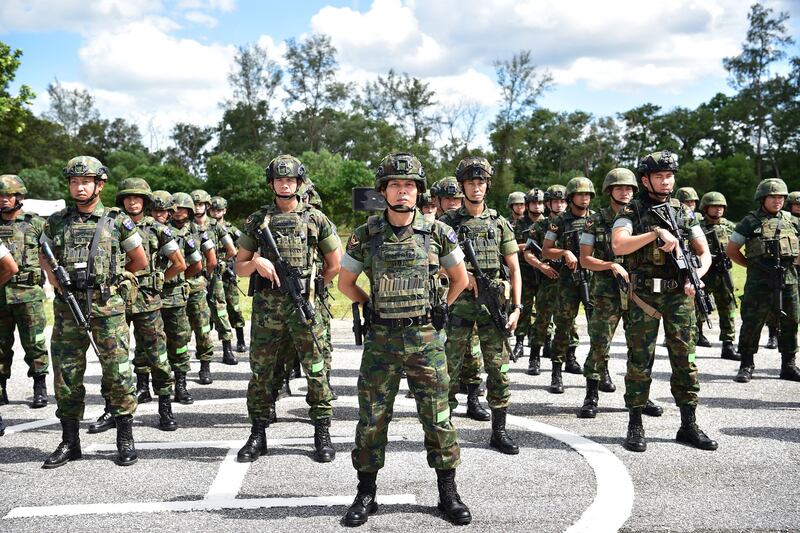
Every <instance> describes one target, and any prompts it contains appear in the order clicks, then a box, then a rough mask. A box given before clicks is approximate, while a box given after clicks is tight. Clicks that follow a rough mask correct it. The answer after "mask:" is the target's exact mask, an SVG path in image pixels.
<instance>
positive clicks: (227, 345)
mask: <svg viewBox="0 0 800 533" xmlns="http://www.w3.org/2000/svg"><path fill="white" fill-rule="evenodd" d="M222 364H223V365H231V366H233V365H238V364H239V361H237V360H236V356H235V355H233V350H232V349H231V341H222Z"/></svg>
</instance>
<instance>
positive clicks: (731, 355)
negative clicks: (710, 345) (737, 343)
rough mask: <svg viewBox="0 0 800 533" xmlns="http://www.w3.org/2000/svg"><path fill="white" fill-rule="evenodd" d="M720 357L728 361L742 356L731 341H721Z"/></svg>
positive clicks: (739, 359) (739, 358) (736, 359)
mask: <svg viewBox="0 0 800 533" xmlns="http://www.w3.org/2000/svg"><path fill="white" fill-rule="evenodd" d="M720 357H722V358H723V359H728V360H729V361H741V360H742V358H741V357H740V356H739V354H738V353H736V350H734V349H733V341H722V353H720Z"/></svg>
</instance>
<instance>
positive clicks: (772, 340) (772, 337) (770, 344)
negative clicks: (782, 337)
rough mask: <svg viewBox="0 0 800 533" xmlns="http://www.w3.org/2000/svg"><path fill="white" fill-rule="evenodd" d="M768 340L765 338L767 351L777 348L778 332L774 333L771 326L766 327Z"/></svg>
mask: <svg viewBox="0 0 800 533" xmlns="http://www.w3.org/2000/svg"><path fill="white" fill-rule="evenodd" d="M767 331H768V332H769V333H768V338H767V349H768V350H774V349H775V348H777V347H778V332H777V331H775V328H774V327H773V326H767Z"/></svg>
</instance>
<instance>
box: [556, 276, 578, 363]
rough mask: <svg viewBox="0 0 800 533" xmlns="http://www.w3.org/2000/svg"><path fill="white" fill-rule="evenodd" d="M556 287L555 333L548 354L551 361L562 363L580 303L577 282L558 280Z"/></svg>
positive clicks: (574, 329) (569, 342)
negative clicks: (550, 351)
mask: <svg viewBox="0 0 800 533" xmlns="http://www.w3.org/2000/svg"><path fill="white" fill-rule="evenodd" d="M558 287H559V289H558V297H557V298H556V310H555V312H554V313H553V322H555V325H556V334H555V336H554V337H553V351H552V355H551V356H550V357H551V359H552V360H553V363H563V362H564V358H565V357H566V355H567V348H568V347H570V346H573V344H572V339H571V335H572V332H573V331H576V328H575V317H577V316H578V310H579V307H580V305H581V296H580V290H579V288H578V284H577V283H572V281H571V280H569V281H566V282H565V281H560V282H559V284H558ZM584 311H585V309H584ZM576 335H577V333H576ZM575 346H577V344H575Z"/></svg>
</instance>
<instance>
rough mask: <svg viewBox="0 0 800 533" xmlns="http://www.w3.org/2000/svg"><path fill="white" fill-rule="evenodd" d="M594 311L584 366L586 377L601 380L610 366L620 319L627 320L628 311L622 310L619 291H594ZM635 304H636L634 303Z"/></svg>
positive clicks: (590, 322) (590, 323)
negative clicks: (613, 340) (610, 352)
mask: <svg viewBox="0 0 800 533" xmlns="http://www.w3.org/2000/svg"><path fill="white" fill-rule="evenodd" d="M592 303H593V304H594V311H593V313H592V318H591V320H589V328H588V329H589V343H590V344H589V355H587V356H586V364H584V366H583V375H584V376H585V377H586V379H594V380H600V379H602V378H603V374H604V373H605V371H606V369H607V368H608V353H609V350H610V349H611V340H612V339H613V338H614V332H615V331H617V326H618V325H619V321H620V320H623V321H625V322H627V314H628V313H627V311H623V310H622V305H621V303H620V297H619V291H616V292H610V293H606V292H602V293H601V292H600V291H594V292H593V293H592ZM634 305H635V304H634Z"/></svg>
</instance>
